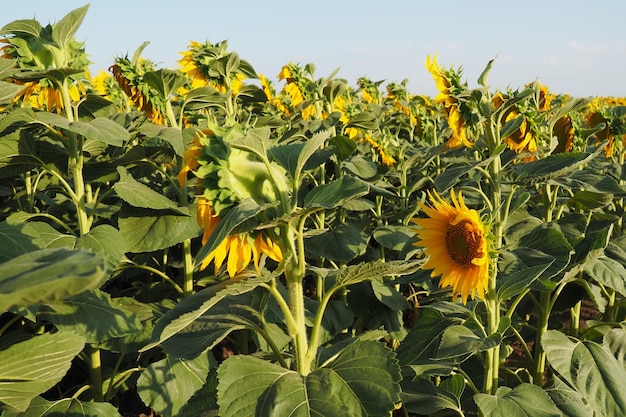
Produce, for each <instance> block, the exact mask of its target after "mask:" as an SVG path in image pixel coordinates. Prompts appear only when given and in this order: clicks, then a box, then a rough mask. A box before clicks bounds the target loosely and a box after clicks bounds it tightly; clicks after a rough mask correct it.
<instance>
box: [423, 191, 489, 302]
mask: <svg viewBox="0 0 626 417" xmlns="http://www.w3.org/2000/svg"><path fill="white" fill-rule="evenodd" d="M450 196H451V198H452V203H453V205H450V204H449V203H447V202H446V201H444V200H443V199H442V198H441V196H439V194H437V192H436V191H433V192H432V193H431V192H428V197H429V200H430V205H426V204H420V207H421V208H422V210H423V211H424V213H426V215H427V216H428V217H427V218H413V219H412V221H413V223H415V224H416V225H417V226H418V228H417V229H414V230H415V232H416V234H417V237H418V238H419V240H418V241H417V242H415V243H414V244H415V245H416V246H420V247H423V248H425V253H426V255H427V256H428V259H427V261H426V263H425V264H424V269H432V270H433V271H432V272H431V274H430V276H431V277H436V276H441V280H440V281H439V286H440V287H441V288H445V287H452V297H453V298H456V296H457V295H459V294H460V295H461V299H462V300H463V304H466V303H467V298H468V297H471V298H472V299H474V298H475V297H477V296H478V297H480V298H484V295H485V291H486V289H487V286H488V281H489V264H490V262H489V253H488V252H489V246H490V242H489V240H488V239H487V230H486V229H487V227H486V226H485V225H484V224H483V222H482V221H481V220H480V217H479V215H478V212H477V211H476V210H473V209H469V208H468V207H467V206H466V205H465V202H464V201H463V196H462V194H461V192H459V194H458V197H457V196H456V195H455V194H454V190H452V192H451V193H450Z"/></svg>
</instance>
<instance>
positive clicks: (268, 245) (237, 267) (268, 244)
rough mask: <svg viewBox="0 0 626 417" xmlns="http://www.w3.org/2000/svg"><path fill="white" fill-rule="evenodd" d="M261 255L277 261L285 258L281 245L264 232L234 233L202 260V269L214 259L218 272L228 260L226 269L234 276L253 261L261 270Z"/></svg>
mask: <svg viewBox="0 0 626 417" xmlns="http://www.w3.org/2000/svg"><path fill="white" fill-rule="evenodd" d="M261 255H266V256H267V257H269V258H271V259H273V260H275V261H276V262H280V261H282V259H283V253H282V251H281V250H280V247H279V246H278V245H276V244H275V243H274V242H273V241H272V240H271V239H268V238H265V237H264V236H263V234H262V233H257V234H256V236H253V235H252V234H251V233H240V234H232V235H229V236H227V237H226V238H225V239H224V240H222V241H221V242H220V244H219V245H218V247H217V248H215V249H214V250H213V251H211V253H209V254H208V255H207V256H206V258H204V259H203V260H202V262H201V264H200V269H204V268H206V267H207V266H208V265H209V264H210V263H211V261H214V267H215V271H214V272H215V274H217V273H218V271H219V269H220V268H221V267H222V265H223V264H224V261H226V271H227V272H228V275H229V276H230V277H231V278H232V277H234V276H235V275H237V274H238V273H240V272H241V271H243V270H244V269H245V268H246V267H247V266H248V265H249V264H250V262H251V261H252V262H254V267H255V269H256V271H257V272H259V261H260V259H261Z"/></svg>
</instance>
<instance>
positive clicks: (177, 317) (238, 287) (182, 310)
mask: <svg viewBox="0 0 626 417" xmlns="http://www.w3.org/2000/svg"><path fill="white" fill-rule="evenodd" d="M270 279H274V277H273V276H271V275H270V276H265V275H261V276H257V277H255V278H254V279H250V280H242V281H238V282H236V283H233V284H230V285H228V286H227V287H226V288H225V289H223V290H221V291H219V292H217V293H214V290H213V289H212V288H210V287H208V288H205V289H203V290H200V291H198V292H196V293H194V294H192V295H190V296H189V297H185V298H184V299H183V300H182V301H180V302H179V303H178V304H176V306H175V307H174V308H172V309H171V310H169V311H168V312H167V313H165V314H164V315H163V316H162V317H161V318H160V319H159V320H158V321H157V323H156V325H155V328H154V332H153V334H152V343H151V344H150V345H148V346H146V347H145V348H144V349H142V351H145V350H147V349H150V348H151V347H154V346H156V345H158V344H163V343H164V342H165V341H167V340H168V339H169V338H171V337H173V336H175V335H176V334H178V333H180V332H182V331H186V329H189V331H188V333H189V334H191V335H193V330H194V328H195V327H194V326H195V322H196V320H199V319H201V318H202V317H203V316H205V315H206V316H208V317H210V316H211V314H212V312H211V309H213V308H214V307H215V306H216V305H218V304H220V303H221V304H220V307H219V308H220V309H223V307H224V304H228V302H224V303H222V300H224V299H227V298H229V299H234V300H237V299H236V298H233V297H235V296H238V295H241V294H246V293H247V292H249V291H252V290H254V289H255V288H256V287H258V286H259V285H261V284H263V283H265V282H267V281H269V280H270ZM244 310H246V309H245V308H243V309H242V310H241V311H244ZM216 311H218V310H216ZM249 317H250V311H249V309H248V310H246V312H245V314H244V320H242V319H241V318H240V317H237V312H234V313H233V314H232V317H231V316H228V315H227V316H225V317H223V318H220V317H217V319H220V320H222V319H223V320H224V321H225V322H227V321H230V322H234V321H237V320H238V321H239V322H240V323H241V322H242V321H245V320H246V319H248V318H249ZM214 319H216V318H215V317H214ZM207 325H209V326H210V325H211V323H210V322H209V323H207ZM224 330H225V329H224V328H223V323H216V326H215V327H214V328H210V327H206V328H205V329H204V334H202V335H200V337H203V338H205V339H204V340H208V341H209V342H208V345H206V346H202V347H200V348H199V352H198V354H199V353H201V352H202V351H204V350H206V349H207V348H208V347H209V346H210V345H211V343H212V342H211V340H212V339H211V336H210V335H209V336H208V337H207V336H206V335H207V334H209V333H210V332H211V331H213V332H214V333H215V334H217V333H219V332H222V334H224V333H223V332H224ZM226 330H227V329H226ZM226 334H228V332H226ZM213 340H215V343H217V342H219V340H221V339H219V335H218V336H217V337H214V339H213ZM170 346H171V347H172V351H171V352H170V354H172V355H174V356H177V357H188V358H192V357H195V356H197V355H196V354H195V352H196V351H197V350H198V347H195V346H189V345H188V344H180V343H179V344H178V346H177V345H176V344H175V343H174V344H171V345H170ZM188 352H190V353H188Z"/></svg>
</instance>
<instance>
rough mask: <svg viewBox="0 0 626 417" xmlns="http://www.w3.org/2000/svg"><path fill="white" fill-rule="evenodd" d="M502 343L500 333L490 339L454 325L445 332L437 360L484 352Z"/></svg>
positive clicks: (490, 336)
mask: <svg viewBox="0 0 626 417" xmlns="http://www.w3.org/2000/svg"><path fill="white" fill-rule="evenodd" d="M501 342H502V335H500V333H493V334H491V335H489V336H488V337H483V336H482V335H479V334H476V333H474V332H473V331H472V330H471V329H469V328H468V327H466V326H462V325H453V326H450V327H448V328H447V329H445V330H444V332H443V336H442V338H441V343H440V344H439V348H438V349H437V356H436V358H437V359H451V358H461V360H463V359H464V358H463V357H465V356H469V355H472V354H474V353H478V352H484V351H486V350H488V349H491V348H493V347H495V346H498V345H499V344H500V343H501Z"/></svg>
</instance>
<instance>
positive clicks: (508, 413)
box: [474, 383, 562, 417]
mask: <svg viewBox="0 0 626 417" xmlns="http://www.w3.org/2000/svg"><path fill="white" fill-rule="evenodd" d="M474 401H476V404H477V405H478V408H479V409H480V411H481V413H482V415H483V416H485V417H561V416H562V414H561V411H560V410H559V409H558V408H557V407H556V406H555V405H554V402H552V400H551V399H550V396H549V395H548V394H547V393H546V392H545V391H544V390H542V389H541V388H540V387H538V386H536V385H533V384H526V383H524V384H520V385H518V386H517V387H515V388H513V389H511V388H509V387H500V388H498V390H497V391H496V394H495V395H489V394H476V395H474Z"/></svg>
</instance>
